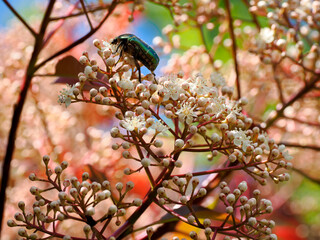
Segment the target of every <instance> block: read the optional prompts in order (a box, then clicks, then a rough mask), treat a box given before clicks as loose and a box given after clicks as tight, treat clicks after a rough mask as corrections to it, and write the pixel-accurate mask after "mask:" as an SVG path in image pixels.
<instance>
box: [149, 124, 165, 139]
mask: <svg viewBox="0 0 320 240" xmlns="http://www.w3.org/2000/svg"><path fill="white" fill-rule="evenodd" d="M151 128H153V129H154V130H155V131H156V133H160V134H161V133H162V134H163V135H165V136H167V135H168V134H167V133H166V131H168V127H167V126H166V125H164V124H162V123H161V122H160V121H155V122H154V123H153V124H152V126H151Z"/></svg>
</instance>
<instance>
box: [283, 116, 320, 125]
mask: <svg viewBox="0 0 320 240" xmlns="http://www.w3.org/2000/svg"><path fill="white" fill-rule="evenodd" d="M284 117H285V118H287V119H290V120H293V121H295V122H298V123H301V124H306V125H309V126H313V127H320V123H317V122H308V121H305V120H302V119H299V118H295V117H287V116H284Z"/></svg>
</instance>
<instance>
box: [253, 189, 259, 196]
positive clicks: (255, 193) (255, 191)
mask: <svg viewBox="0 0 320 240" xmlns="http://www.w3.org/2000/svg"><path fill="white" fill-rule="evenodd" d="M259 195H260V190H259V189H255V190H254V191H253V196H254V197H258V196H259Z"/></svg>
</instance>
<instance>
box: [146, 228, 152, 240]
mask: <svg viewBox="0 0 320 240" xmlns="http://www.w3.org/2000/svg"><path fill="white" fill-rule="evenodd" d="M146 232H147V235H148V238H149V239H150V238H151V236H152V234H153V228H152V227H147V229H146Z"/></svg>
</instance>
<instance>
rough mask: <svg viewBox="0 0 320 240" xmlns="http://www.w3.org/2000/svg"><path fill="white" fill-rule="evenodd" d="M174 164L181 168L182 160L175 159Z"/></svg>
mask: <svg viewBox="0 0 320 240" xmlns="http://www.w3.org/2000/svg"><path fill="white" fill-rule="evenodd" d="M174 165H175V166H176V167H177V168H181V167H182V161H181V160H177V161H175V162H174Z"/></svg>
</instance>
